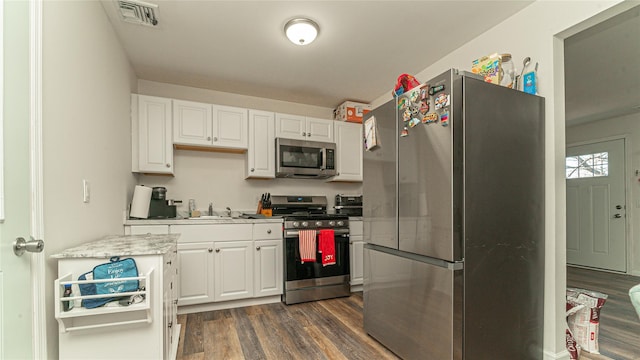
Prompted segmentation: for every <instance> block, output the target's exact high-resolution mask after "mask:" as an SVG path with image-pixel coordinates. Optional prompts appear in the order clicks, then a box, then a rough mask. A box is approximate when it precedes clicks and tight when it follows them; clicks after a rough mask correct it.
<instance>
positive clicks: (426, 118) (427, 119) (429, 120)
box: [422, 112, 439, 124]
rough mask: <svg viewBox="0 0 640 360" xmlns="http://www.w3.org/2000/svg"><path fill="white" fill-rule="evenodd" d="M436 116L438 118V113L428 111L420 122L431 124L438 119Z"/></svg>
mask: <svg viewBox="0 0 640 360" xmlns="http://www.w3.org/2000/svg"><path fill="white" fill-rule="evenodd" d="M438 118H439V116H438V114H436V113H434V112H432V113H428V114H427V115H425V116H424V117H423V118H422V122H423V123H426V124H431V123H434V122H436V121H438Z"/></svg>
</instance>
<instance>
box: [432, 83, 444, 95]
mask: <svg viewBox="0 0 640 360" xmlns="http://www.w3.org/2000/svg"><path fill="white" fill-rule="evenodd" d="M440 91H444V84H443V85H437V86H432V87H430V88H429V95H435V94H437V93H439V92H440Z"/></svg>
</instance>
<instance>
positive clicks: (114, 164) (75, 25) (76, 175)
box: [42, 1, 137, 359]
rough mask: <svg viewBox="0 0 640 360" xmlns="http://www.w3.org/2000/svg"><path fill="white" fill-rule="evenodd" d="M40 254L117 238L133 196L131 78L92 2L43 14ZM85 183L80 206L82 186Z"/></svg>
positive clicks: (59, 4) (52, 339)
mask: <svg viewBox="0 0 640 360" xmlns="http://www.w3.org/2000/svg"><path fill="white" fill-rule="evenodd" d="M42 33H43V45H42V46H43V59H44V60H43V137H44V144H43V147H44V149H43V150H44V221H45V223H44V240H45V242H46V247H45V254H46V257H47V258H49V255H50V254H53V253H56V252H59V251H61V250H63V249H65V248H68V247H71V246H75V245H77V244H80V243H82V242H86V241H90V240H95V239H98V238H100V237H102V236H104V235H108V234H118V233H122V231H123V228H122V221H123V218H122V214H123V211H124V210H125V208H126V206H127V201H128V199H129V197H130V193H131V192H132V189H133V186H134V183H135V177H134V176H133V175H132V174H131V166H130V159H131V144H130V140H129V139H130V116H129V111H130V110H129V109H130V93H131V92H135V90H136V85H137V84H136V79H135V76H134V74H133V71H132V69H131V66H130V65H129V62H128V60H127V58H126V56H125V54H124V52H123V50H122V47H121V46H120V43H119V41H118V39H117V37H116V36H115V33H114V32H113V30H112V28H111V24H110V23H109V21H108V19H107V16H106V14H105V13H104V10H103V8H102V5H101V4H100V2H98V1H73V2H71V1H45V2H44V9H43V30H42ZM83 179H86V180H88V181H89V182H90V185H91V201H90V203H83V202H82V180H83ZM46 266H47V269H46V270H47V276H46V294H47V298H46V310H47V341H48V344H47V348H48V349H47V353H48V356H49V358H51V359H55V358H57V357H58V350H57V349H58V327H57V323H56V321H55V319H54V316H53V280H54V278H55V276H56V274H57V263H56V261H54V260H47V265H46Z"/></svg>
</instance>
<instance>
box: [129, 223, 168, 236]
mask: <svg viewBox="0 0 640 360" xmlns="http://www.w3.org/2000/svg"><path fill="white" fill-rule="evenodd" d="M124 229H125V234H126V235H146V234H154V235H158V234H161V235H164V234H168V233H169V225H132V226H128V229H127V226H125V228H124Z"/></svg>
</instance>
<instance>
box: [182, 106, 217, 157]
mask: <svg viewBox="0 0 640 360" xmlns="http://www.w3.org/2000/svg"><path fill="white" fill-rule="evenodd" d="M212 113H213V107H212V105H211V104H204V103H199V102H193V101H184V100H173V143H174V144H178V145H202V146H211V144H212V140H213V135H212V127H211V119H212V117H213V116H212Z"/></svg>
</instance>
